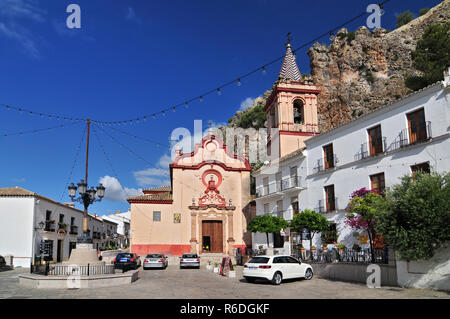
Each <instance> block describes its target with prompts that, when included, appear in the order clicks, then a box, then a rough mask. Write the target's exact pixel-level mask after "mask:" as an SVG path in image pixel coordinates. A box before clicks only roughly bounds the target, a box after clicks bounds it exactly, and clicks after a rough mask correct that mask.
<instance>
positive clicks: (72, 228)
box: [70, 225, 78, 235]
mask: <svg viewBox="0 0 450 319" xmlns="http://www.w3.org/2000/svg"><path fill="white" fill-rule="evenodd" d="M70 234H71V235H78V226H75V225H70Z"/></svg>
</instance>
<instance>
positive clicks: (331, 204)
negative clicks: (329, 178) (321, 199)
mask: <svg viewBox="0 0 450 319" xmlns="http://www.w3.org/2000/svg"><path fill="white" fill-rule="evenodd" d="M324 189H325V201H326V203H327V207H326V209H327V212H331V211H334V210H336V202H335V197H334V185H330V186H325V187H324Z"/></svg>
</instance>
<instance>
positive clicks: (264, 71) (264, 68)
mask: <svg viewBox="0 0 450 319" xmlns="http://www.w3.org/2000/svg"><path fill="white" fill-rule="evenodd" d="M261 70H262V74H264V75H266V73H267V72H266V67H265V66H263V67H262V68H261Z"/></svg>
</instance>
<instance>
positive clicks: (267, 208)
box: [264, 203, 270, 215]
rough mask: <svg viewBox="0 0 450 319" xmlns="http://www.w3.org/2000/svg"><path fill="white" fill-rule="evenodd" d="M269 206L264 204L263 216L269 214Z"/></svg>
mask: <svg viewBox="0 0 450 319" xmlns="http://www.w3.org/2000/svg"><path fill="white" fill-rule="evenodd" d="M269 205H270V204H269V203H266V204H264V215H268V214H269V213H270V206H269Z"/></svg>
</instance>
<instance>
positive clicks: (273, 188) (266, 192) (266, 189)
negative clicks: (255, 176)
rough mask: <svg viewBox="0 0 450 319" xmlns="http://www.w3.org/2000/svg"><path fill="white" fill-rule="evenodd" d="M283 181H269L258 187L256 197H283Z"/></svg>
mask: <svg viewBox="0 0 450 319" xmlns="http://www.w3.org/2000/svg"><path fill="white" fill-rule="evenodd" d="M281 196H282V193H281V181H276V182H272V183H269V184H268V185H263V186H260V187H257V188H256V198H257V199H258V198H263V197H264V198H269V197H281Z"/></svg>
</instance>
